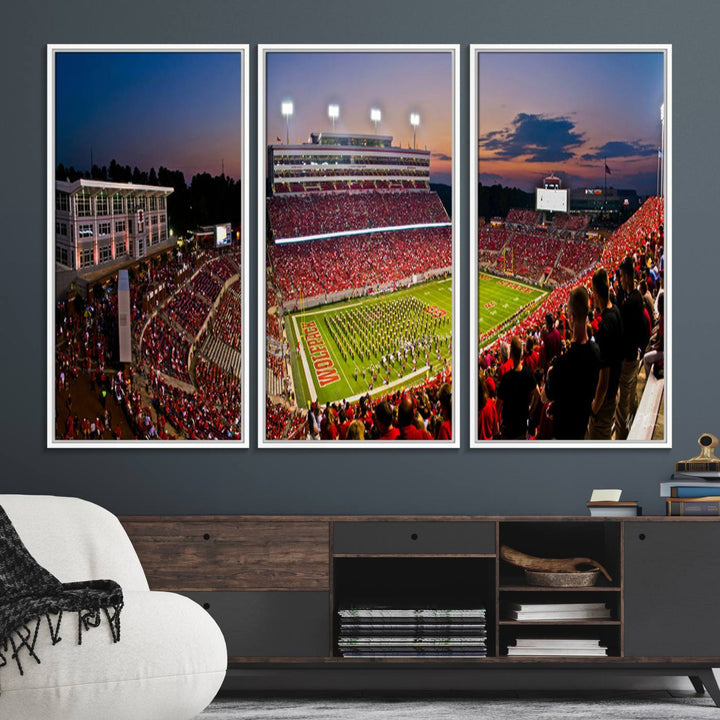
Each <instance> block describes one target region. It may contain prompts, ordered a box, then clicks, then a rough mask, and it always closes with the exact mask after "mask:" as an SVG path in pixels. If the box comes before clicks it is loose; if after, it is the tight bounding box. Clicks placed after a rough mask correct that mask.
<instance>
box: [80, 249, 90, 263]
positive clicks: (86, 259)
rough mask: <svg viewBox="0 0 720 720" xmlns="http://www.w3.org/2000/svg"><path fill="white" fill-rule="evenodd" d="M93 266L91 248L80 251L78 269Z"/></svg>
mask: <svg viewBox="0 0 720 720" xmlns="http://www.w3.org/2000/svg"><path fill="white" fill-rule="evenodd" d="M92 264H93V251H92V248H86V249H85V250H81V251H80V267H81V268H85V267H89V266H90V265H92Z"/></svg>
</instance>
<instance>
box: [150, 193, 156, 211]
mask: <svg viewBox="0 0 720 720" xmlns="http://www.w3.org/2000/svg"><path fill="white" fill-rule="evenodd" d="M149 209H150V210H157V198H156V197H155V196H154V195H153V196H152V197H150V208H149Z"/></svg>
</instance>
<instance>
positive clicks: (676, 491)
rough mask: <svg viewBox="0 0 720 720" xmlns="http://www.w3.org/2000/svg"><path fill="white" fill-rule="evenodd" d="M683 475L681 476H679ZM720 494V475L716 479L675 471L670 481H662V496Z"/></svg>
mask: <svg viewBox="0 0 720 720" xmlns="http://www.w3.org/2000/svg"><path fill="white" fill-rule="evenodd" d="M678 476H681V477H678ZM708 495H720V477H719V478H717V479H714V480H710V479H706V478H705V477H693V476H691V475H688V474H687V473H674V474H673V476H672V479H671V480H670V481H669V482H664V483H660V497H706V496H708Z"/></svg>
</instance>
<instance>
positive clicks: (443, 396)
mask: <svg viewBox="0 0 720 720" xmlns="http://www.w3.org/2000/svg"><path fill="white" fill-rule="evenodd" d="M452 432H453V431H452V376H451V372H450V370H449V369H447V368H446V369H443V371H441V372H440V373H438V374H437V375H435V376H434V377H431V378H428V380H427V381H426V382H425V383H424V384H422V385H419V386H417V387H414V388H412V389H409V390H403V389H401V390H397V391H395V392H391V393H387V394H385V395H381V396H379V397H371V396H370V395H369V394H366V395H363V396H361V397H360V398H359V399H358V400H357V401H353V402H349V401H345V400H343V401H340V402H334V403H327V404H325V405H324V406H323V405H320V404H318V403H317V402H314V403H312V404H311V406H310V408H309V409H307V410H299V409H290V408H289V407H288V406H287V405H285V404H278V403H272V402H271V401H270V400H269V399H268V400H267V404H266V437H267V439H268V440H280V439H287V440H398V441H402V440H451V439H452V437H453V435H452Z"/></svg>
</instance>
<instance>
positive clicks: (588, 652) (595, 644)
mask: <svg viewBox="0 0 720 720" xmlns="http://www.w3.org/2000/svg"><path fill="white" fill-rule="evenodd" d="M507 654H508V655H511V656H518V657H521V656H524V657H538V656H547V655H554V656H560V657H604V656H605V655H607V654H608V652H607V648H606V647H604V646H603V645H602V644H601V643H600V640H599V638H570V637H569V638H517V640H515V643H514V644H510V645H508V649H507Z"/></svg>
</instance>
